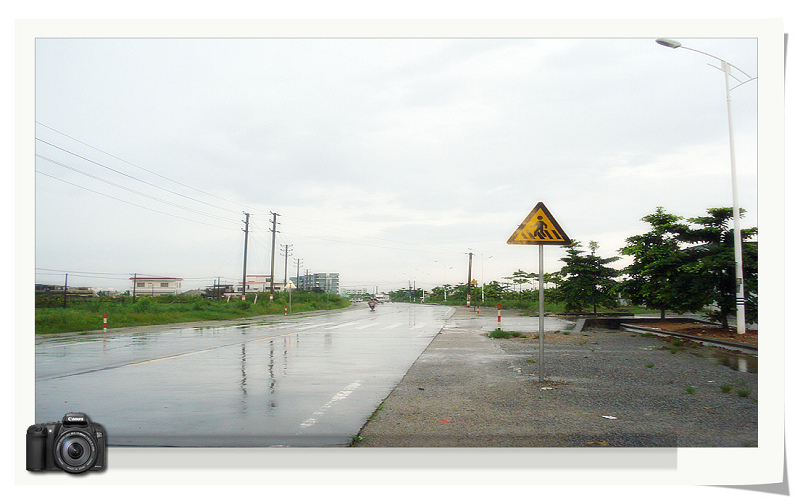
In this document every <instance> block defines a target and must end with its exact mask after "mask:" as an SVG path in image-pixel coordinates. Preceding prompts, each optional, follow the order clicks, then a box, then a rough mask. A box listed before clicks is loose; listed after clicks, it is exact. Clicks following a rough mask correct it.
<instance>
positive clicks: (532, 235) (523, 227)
mask: <svg viewBox="0 0 800 504" xmlns="http://www.w3.org/2000/svg"><path fill="white" fill-rule="evenodd" d="M507 243H509V244H512V245H515V244H521V245H569V244H570V243H572V240H570V239H569V237H567V234H566V233H565V232H564V230H563V229H561V226H559V225H558V222H556V220H555V219H554V218H553V215H552V214H551V213H550V212H549V211H548V210H547V207H545V206H544V204H543V203H538V204H537V205H536V206H535V207H534V208H533V210H532V211H531V213H530V214H528V217H526V218H525V221H523V223H522V224H520V225H519V227H518V228H517V230H516V231H514V234H512V235H511V238H509V239H508V242H507Z"/></svg>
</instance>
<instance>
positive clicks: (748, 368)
mask: <svg viewBox="0 0 800 504" xmlns="http://www.w3.org/2000/svg"><path fill="white" fill-rule="evenodd" d="M712 358H713V359H715V360H716V361H717V363H718V364H720V365H722V366H727V367H729V368H731V369H735V370H736V371H740V372H742V373H758V356H756V355H744V354H736V353H731V352H726V351H723V350H716V351H714V354H713V356H712Z"/></svg>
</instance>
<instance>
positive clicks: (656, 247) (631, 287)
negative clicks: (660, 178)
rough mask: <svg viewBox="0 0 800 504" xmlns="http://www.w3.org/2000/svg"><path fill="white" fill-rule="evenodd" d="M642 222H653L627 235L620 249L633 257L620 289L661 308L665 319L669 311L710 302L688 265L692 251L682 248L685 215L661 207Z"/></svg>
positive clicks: (683, 310) (681, 311) (690, 309)
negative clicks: (624, 244)
mask: <svg viewBox="0 0 800 504" xmlns="http://www.w3.org/2000/svg"><path fill="white" fill-rule="evenodd" d="M642 221H644V222H647V223H648V224H650V231H649V232H647V233H644V234H641V235H636V236H631V237H630V238H627V239H626V240H625V242H626V244H627V245H626V246H625V247H623V248H621V249H620V250H619V252H620V253H621V254H624V255H628V256H631V257H633V263H632V264H631V265H630V266H628V267H626V268H625V269H624V270H623V272H624V273H625V274H626V275H627V278H626V279H625V280H624V281H623V282H622V284H621V289H620V290H621V292H622V293H623V295H624V296H626V297H627V298H628V299H630V300H631V301H632V302H633V303H635V304H639V305H645V306H646V307H648V308H651V309H656V310H659V311H660V312H661V318H662V319H663V318H665V316H666V311H667V310H671V311H676V312H678V313H683V312H685V311H694V310H699V309H700V308H702V307H703V306H704V305H705V304H707V303H708V301H709V298H708V296H707V293H708V290H707V288H706V286H705V284H704V282H703V281H701V279H699V278H698V277H697V275H695V274H694V273H693V272H692V271H691V269H692V268H689V267H687V263H688V262H689V253H688V252H687V251H684V250H682V249H681V240H680V239H679V235H683V236H686V233H687V231H688V228H687V226H686V225H685V224H683V223H682V221H683V218H682V217H679V216H677V215H672V214H669V213H667V212H665V211H664V208H663V207H658V208H657V209H656V211H655V213H652V214H650V215H646V216H644V217H642Z"/></svg>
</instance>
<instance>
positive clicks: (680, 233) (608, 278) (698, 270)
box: [391, 207, 758, 328]
mask: <svg viewBox="0 0 800 504" xmlns="http://www.w3.org/2000/svg"><path fill="white" fill-rule="evenodd" d="M744 213H745V211H744V210H743V209H740V215H744ZM641 220H642V221H643V222H646V223H648V224H649V225H650V229H649V230H648V231H647V232H646V233H643V234H640V235H636V236H631V237H629V238H627V239H626V240H625V246H624V247H622V248H621V249H619V251H618V252H619V254H620V255H622V256H628V257H629V258H630V259H631V264H630V265H629V266H626V267H623V268H619V269H617V268H614V267H612V266H611V264H612V263H614V262H616V261H618V260H620V259H621V257H620V256H612V257H601V256H600V255H599V254H598V249H599V246H598V244H597V243H596V242H593V241H590V242H589V244H588V251H587V250H585V249H584V247H583V244H582V243H581V242H580V241H573V242H572V244H571V245H568V246H565V247H563V248H564V249H565V250H566V257H564V258H562V259H561V261H562V262H563V263H564V265H563V266H562V268H561V269H560V270H559V271H558V272H555V273H550V274H545V275H544V284H545V299H546V300H547V301H550V302H553V303H560V304H563V306H565V309H566V310H567V311H569V312H581V311H584V310H585V309H589V308H591V309H592V310H593V311H594V312H597V310H598V308H616V307H618V306H619V305H620V302H621V301H622V300H626V301H627V302H629V303H630V304H633V305H638V306H644V307H646V308H648V309H651V310H656V311H659V312H660V313H661V317H662V318H663V317H664V316H665V314H666V312H667V311H670V312H675V313H687V312H702V311H707V312H708V316H709V318H710V319H712V320H714V321H717V322H720V323H721V324H722V325H723V327H726V328H727V327H728V316H729V315H730V314H732V313H734V312H735V309H736V293H735V291H736V289H735V286H736V277H735V262H734V242H733V240H734V236H733V235H734V233H733V229H732V226H731V224H732V220H733V209H732V208H730V207H728V208H709V209H707V214H706V215H703V216H700V217H691V218H688V219H684V218H683V217H680V216H677V215H673V214H670V213H667V212H666V211H665V210H664V208H663V207H658V208H657V209H656V211H655V212H654V213H652V214H650V215H646V216H644V217H643V218H642V219H641ZM757 234H758V229H757V228H755V227H753V228H748V229H742V230H741V235H742V255H743V270H744V285H745V289H744V290H745V310H746V312H745V316H746V318H747V320H748V321H752V322H756V321H757V320H758V243H757V242H756V241H748V240H751V239H752V238H753V237H755V236H756V235H757ZM506 280H508V282H506V283H501V282H497V281H493V282H490V283H488V284H486V285H485V286H483V291H481V287H473V290H474V293H473V297H472V300H473V304H477V302H479V301H480V300H481V298H484V299H488V300H491V302H501V301H502V302H504V303H508V301H516V302H518V303H520V304H525V303H526V302H527V303H531V304H532V303H534V302H538V292H537V291H535V290H532V289H529V290H524V289H523V286H525V284H530V285H531V286H532V287H533V285H534V283H535V282H536V281H538V274H537V273H526V272H525V271H522V270H518V271H516V272H515V273H514V274H513V275H512V276H511V277H508V278H506ZM445 293H446V296H447V298H448V301H452V302H461V301H464V300H466V296H467V286H466V284H462V285H456V286H449V285H445V286H442V287H436V288H434V289H433V290H432V292H430V293H428V294H427V298H428V299H429V300H431V301H439V302H441V301H444V297H445ZM391 295H392V297H393V299H395V300H398V301H404V300H410V299H413V298H420V297H421V295H422V292H421V290H420V291H417V292H410V291H405V290H401V291H396V292H393V293H391Z"/></svg>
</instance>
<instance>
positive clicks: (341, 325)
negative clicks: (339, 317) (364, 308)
mask: <svg viewBox="0 0 800 504" xmlns="http://www.w3.org/2000/svg"><path fill="white" fill-rule="evenodd" d="M356 324H358V322H345V323H344V324H339V325H335V326H330V327H329V328H328V329H339V328H340V327H347V326H351V325H356Z"/></svg>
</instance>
